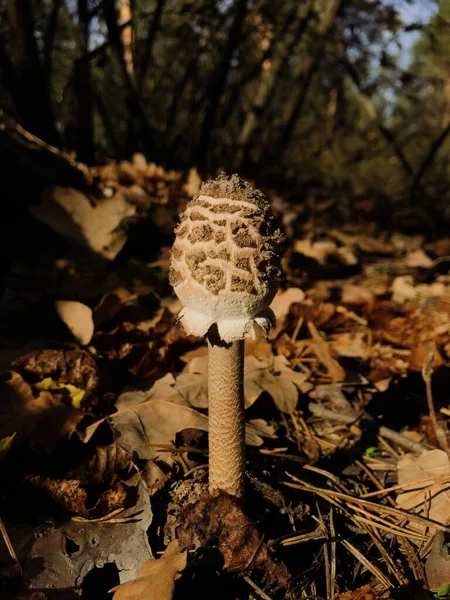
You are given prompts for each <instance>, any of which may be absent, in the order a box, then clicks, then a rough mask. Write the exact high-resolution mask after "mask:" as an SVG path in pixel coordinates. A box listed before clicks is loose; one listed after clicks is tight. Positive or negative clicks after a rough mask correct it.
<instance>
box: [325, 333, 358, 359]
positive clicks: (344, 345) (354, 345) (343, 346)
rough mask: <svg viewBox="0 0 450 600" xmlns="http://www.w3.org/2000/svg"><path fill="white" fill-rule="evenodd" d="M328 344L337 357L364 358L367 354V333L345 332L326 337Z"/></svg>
mask: <svg viewBox="0 0 450 600" xmlns="http://www.w3.org/2000/svg"><path fill="white" fill-rule="evenodd" d="M328 340H329V344H330V346H331V348H332V349H333V351H334V352H335V353H336V354H337V355H338V356H346V357H351V358H364V357H365V356H366V353H367V331H346V332H345V333H333V334H331V335H329V336H328Z"/></svg>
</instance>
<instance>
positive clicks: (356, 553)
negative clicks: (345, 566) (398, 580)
mask: <svg viewBox="0 0 450 600" xmlns="http://www.w3.org/2000/svg"><path fill="white" fill-rule="evenodd" d="M341 543H342V545H343V546H344V547H345V548H347V550H348V551H349V552H351V554H353V556H354V557H355V558H356V559H357V560H359V562H360V563H362V564H363V565H364V566H365V567H366V569H368V570H369V571H370V572H371V573H372V575H374V576H375V577H376V578H377V579H378V580H379V581H380V583H381V584H382V585H383V586H384V587H385V588H386V589H389V588H391V587H393V584H392V583H391V581H389V579H388V578H387V577H386V575H384V573H382V572H381V571H380V569H378V567H376V566H375V565H373V564H372V563H370V562H369V561H368V560H367V558H366V557H365V556H364V555H363V554H361V552H360V551H359V550H357V549H356V548H355V546H353V545H352V544H350V542H348V541H347V540H341Z"/></svg>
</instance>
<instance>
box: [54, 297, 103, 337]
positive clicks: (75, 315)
mask: <svg viewBox="0 0 450 600" xmlns="http://www.w3.org/2000/svg"><path fill="white" fill-rule="evenodd" d="M55 308H56V312H57V313H58V316H59V318H60V319H61V321H62V322H63V323H64V324H65V325H66V327H67V328H68V329H69V330H70V332H71V333H72V335H73V337H74V338H75V339H76V340H77V342H79V343H80V344H81V345H82V346H86V345H87V344H89V342H90V341H91V339H92V336H93V335H94V321H93V320H92V309H90V308H89V306H86V304H83V303H82V302H76V301H74V300H58V301H57V302H55Z"/></svg>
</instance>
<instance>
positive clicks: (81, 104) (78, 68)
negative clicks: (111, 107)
mask: <svg viewBox="0 0 450 600" xmlns="http://www.w3.org/2000/svg"><path fill="white" fill-rule="evenodd" d="M78 20H79V24H80V30H81V36H80V43H81V44H82V46H81V48H80V49H81V56H80V58H78V59H77V60H76V61H75V68H74V84H75V90H76V94H77V100H78V104H77V108H78V118H77V132H76V146H75V149H76V152H77V157H78V160H81V161H83V162H85V163H87V164H93V163H94V155H95V149H94V106H93V93H92V78H91V63H90V61H89V58H88V51H89V25H90V15H89V9H88V3H87V0H78Z"/></svg>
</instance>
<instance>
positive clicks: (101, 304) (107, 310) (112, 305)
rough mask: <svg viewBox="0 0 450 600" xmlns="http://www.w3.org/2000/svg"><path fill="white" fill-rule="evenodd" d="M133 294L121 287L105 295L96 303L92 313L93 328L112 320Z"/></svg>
mask: <svg viewBox="0 0 450 600" xmlns="http://www.w3.org/2000/svg"><path fill="white" fill-rule="evenodd" d="M133 297H134V296H133V294H131V292H130V291H129V290H127V289H126V288H123V287H119V288H116V289H115V290H112V291H111V292H108V293H107V294H105V295H104V296H103V297H102V298H101V299H100V300H99V301H98V303H97V305H96V307H95V308H94V311H93V319H94V323H95V326H96V327H97V326H98V325H101V324H102V323H104V322H105V321H108V320H109V319H112V318H113V317H115V316H116V315H117V313H118V312H119V311H120V310H121V309H122V308H123V307H124V306H125V304H127V302H130V300H131V299H132V298H133Z"/></svg>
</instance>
